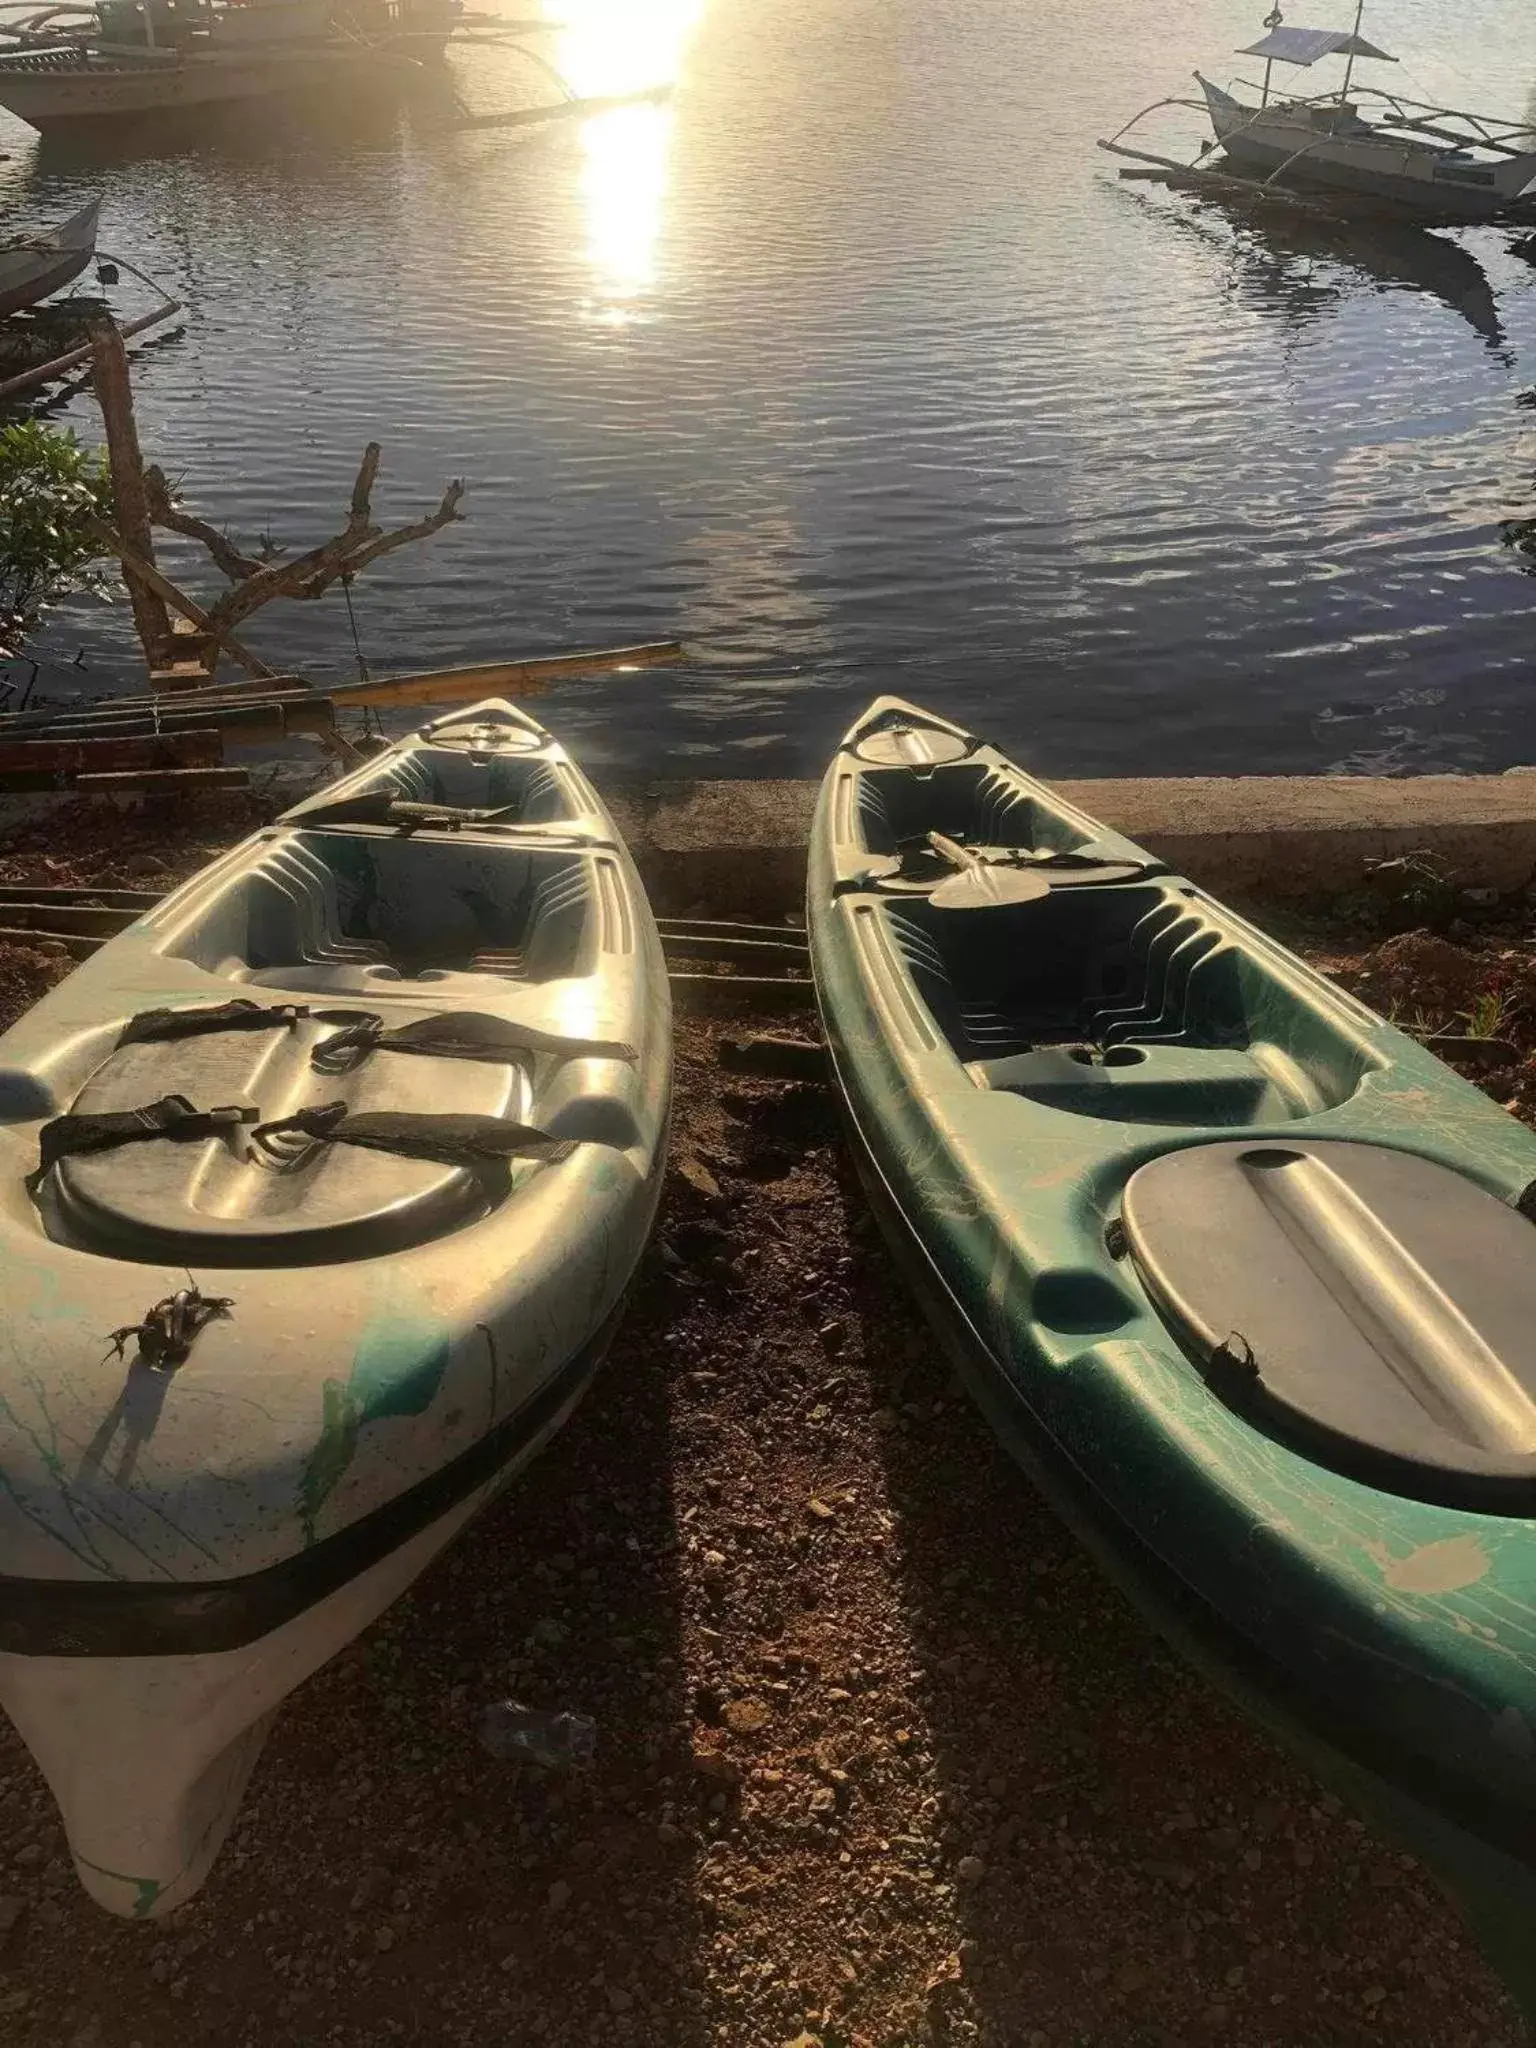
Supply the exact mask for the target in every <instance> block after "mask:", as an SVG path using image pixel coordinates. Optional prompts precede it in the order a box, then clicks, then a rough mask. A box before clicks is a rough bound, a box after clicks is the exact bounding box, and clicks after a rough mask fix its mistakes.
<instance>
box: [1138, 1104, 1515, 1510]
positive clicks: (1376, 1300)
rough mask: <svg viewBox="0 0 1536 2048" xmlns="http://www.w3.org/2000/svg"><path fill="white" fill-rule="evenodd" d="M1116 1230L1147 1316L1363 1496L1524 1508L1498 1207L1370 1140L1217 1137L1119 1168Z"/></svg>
mask: <svg viewBox="0 0 1536 2048" xmlns="http://www.w3.org/2000/svg"><path fill="white" fill-rule="evenodd" d="M1123 1220H1124V1226H1125V1235H1126V1242H1127V1246H1128V1250H1129V1253H1130V1257H1131V1259H1132V1261H1133V1263H1134V1267H1135V1270H1136V1272H1137V1274H1138V1275H1139V1277H1140V1279H1141V1281H1142V1283H1143V1285H1144V1287H1145V1288H1146V1291H1147V1293H1148V1295H1149V1296H1150V1298H1151V1300H1152V1302H1153V1305H1154V1307H1155V1308H1156V1309H1157V1311H1158V1313H1159V1314H1160V1315H1161V1316H1162V1318H1163V1320H1164V1322H1165V1323H1166V1324H1167V1326H1168V1328H1169V1329H1170V1331H1171V1332H1172V1333H1173V1334H1174V1336H1175V1337H1176V1339H1177V1340H1178V1342H1179V1344H1180V1347H1181V1348H1182V1350H1183V1351H1184V1353H1185V1355H1186V1356H1187V1357H1189V1358H1190V1359H1191V1360H1192V1361H1193V1363H1194V1364H1195V1366H1196V1367H1197V1368H1198V1369H1199V1370H1200V1371H1201V1372H1202V1374H1203V1375H1204V1376H1205V1378H1206V1380H1207V1382H1208V1384H1209V1386H1210V1389H1211V1392H1212V1394H1213V1395H1215V1396H1217V1397H1219V1398H1220V1399H1222V1400H1223V1401H1225V1402H1226V1403H1227V1404H1228V1405H1229V1406H1231V1407H1234V1408H1236V1409H1238V1410H1239V1411H1240V1412H1241V1413H1242V1414H1243V1415H1244V1416H1245V1417H1246V1418H1247V1419H1248V1420H1250V1421H1251V1422H1253V1423H1255V1424H1256V1425H1257V1426H1259V1427H1261V1428H1266V1429H1269V1430H1271V1431H1273V1432H1275V1433H1277V1434H1279V1435H1281V1436H1283V1437H1284V1438H1286V1439H1287V1440H1290V1441H1295V1442H1298V1443H1300V1444H1301V1445H1302V1447H1303V1448H1305V1450H1306V1451H1307V1453H1308V1454H1309V1455H1311V1456H1313V1457H1315V1458H1317V1459H1320V1460H1322V1461H1325V1462H1327V1463H1329V1464H1331V1465H1333V1466H1335V1467H1336V1468H1337V1469H1339V1470H1341V1471H1343V1472H1346V1473H1349V1474H1352V1475H1354V1476H1357V1477H1359V1478H1361V1479H1364V1480H1367V1481H1369V1482H1370V1483H1373V1484H1377V1485H1389V1486H1391V1487H1393V1488H1394V1489H1395V1490H1397V1491H1400V1492H1408V1493H1412V1494H1414V1495H1416V1496H1418V1497H1421V1498H1423V1499H1426V1500H1436V1501H1444V1502H1446V1503H1448V1504H1452V1505H1469V1506H1474V1507H1476V1506H1485V1505H1486V1506H1491V1505H1493V1504H1494V1503H1495V1502H1496V1501H1502V1503H1503V1504H1504V1506H1505V1508H1506V1510H1507V1511H1509V1512H1519V1513H1525V1514H1529V1513H1531V1512H1533V1511H1536V1341H1533V1338H1532V1332H1533V1330H1536V1225H1533V1224H1532V1223H1531V1222H1529V1221H1528V1220H1527V1219H1526V1218H1525V1217H1524V1216H1523V1215H1521V1214H1520V1213H1519V1211H1518V1210H1516V1209H1514V1208H1512V1207H1510V1206H1509V1205H1507V1204H1506V1203H1504V1202H1501V1201H1499V1200H1498V1199H1497V1198H1496V1197H1494V1196H1493V1195H1491V1194H1489V1193H1487V1191H1486V1190H1485V1189H1482V1188H1480V1187H1478V1186H1477V1185H1476V1184H1475V1183H1474V1182H1472V1181H1470V1180H1468V1179H1467V1178H1466V1177H1465V1176H1464V1175H1462V1174H1459V1173H1456V1172H1453V1171H1452V1170H1451V1169H1450V1168H1449V1167H1445V1166H1441V1165H1439V1164H1437V1163H1436V1162H1434V1161H1432V1160H1428V1159H1423V1158H1420V1157H1419V1156H1418V1155H1417V1154H1414V1153H1410V1152H1399V1151H1394V1150H1391V1149H1389V1148H1388V1147H1386V1146H1383V1145H1375V1144H1370V1143H1365V1142H1362V1143H1351V1142H1348V1141H1345V1140H1338V1139H1334V1140H1328V1139H1319V1140H1308V1139H1298V1140H1295V1141H1292V1140H1289V1139H1288V1140H1285V1141H1284V1142H1280V1143H1277V1142H1274V1141H1270V1142H1265V1141H1262V1140H1254V1141H1250V1142H1247V1143H1244V1142H1241V1141H1239V1142H1233V1141H1230V1140H1225V1141H1222V1142H1219V1143H1215V1144H1209V1145H1195V1146H1191V1147H1189V1148H1187V1149H1184V1150H1181V1151H1177V1152H1171V1153H1166V1154H1164V1155H1163V1156H1162V1157H1161V1158H1158V1159H1154V1160H1152V1161H1150V1162H1149V1163H1148V1164H1147V1165H1145V1166H1143V1167H1141V1168H1140V1169H1139V1170H1138V1171H1137V1172H1136V1173H1134V1174H1132V1176H1131V1178H1130V1180H1129V1181H1128V1182H1127V1184H1126V1189H1125V1196H1124V1207H1123ZM1522 1501H1523V1502H1524V1505H1523V1506H1520V1505H1517V1503H1518V1502H1522Z"/></svg>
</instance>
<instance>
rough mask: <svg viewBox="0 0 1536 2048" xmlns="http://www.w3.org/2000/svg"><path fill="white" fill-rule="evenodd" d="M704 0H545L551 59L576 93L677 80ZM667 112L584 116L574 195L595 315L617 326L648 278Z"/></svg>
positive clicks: (657, 103)
mask: <svg viewBox="0 0 1536 2048" xmlns="http://www.w3.org/2000/svg"><path fill="white" fill-rule="evenodd" d="M704 4H705V0H545V6H546V9H547V11H548V12H549V13H550V14H551V15H552V16H553V17H554V18H556V19H558V20H559V21H560V23H561V24H562V26H561V28H560V30H559V32H558V34H557V35H556V36H555V38H554V44H555V50H554V61H555V63H556V65H557V66H558V68H559V70H560V72H561V74H562V75H563V76H564V77H565V78H566V79H567V80H568V82H569V84H570V86H571V89H572V91H574V92H576V93H577V94H579V95H580V96H581V97H582V98H583V99H587V98H597V97H607V96H609V95H618V94H622V93H641V92H650V91H656V90H659V89H662V88H666V87H670V86H672V85H673V84H675V83H676V80H677V76H678V73H679V71H680V69H681V67H682V60H683V55H684V52H685V51H686V49H687V46H688V42H689V39H690V37H691V36H692V34H693V32H694V29H695V28H696V27H697V25H698V21H699V18H700V16H701V15H702V14H703V12H704ZM674 118H675V117H674V114H673V110H672V107H671V105H670V104H669V103H668V102H667V101H666V100H664V99H659V100H643V101H638V102H636V103H635V104H634V105H632V106H623V107H612V108H610V109H608V110H607V111H606V112H604V113H601V114H594V115H593V116H592V117H591V119H590V120H587V121H585V122H583V124H582V130H581V147H582V155H583V159H584V160H583V163H582V170H581V196H582V201H583V204H584V206H585V209H586V221H587V256H588V260H589V262H590V263H591V265H592V269H593V272H594V273H595V276H596V280H597V296H598V302H599V303H598V317H600V318H601V319H603V320H605V321H608V322H610V323H611V324H613V325H617V326H622V325H625V324H626V323H627V322H628V321H630V320H632V319H633V318H634V317H635V302H636V301H637V300H638V299H640V298H641V297H642V296H643V294H644V293H645V292H646V291H648V290H649V289H650V287H651V285H652V284H653V283H654V282H655V277H656V244H657V240H658V238H659V236H660V233H661V224H662V216H663V213H664V211H665V208H666V200H667V186H668V178H669V173H670V165H671V151H672V127H673V121H674Z"/></svg>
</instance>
